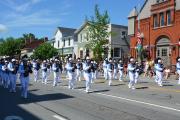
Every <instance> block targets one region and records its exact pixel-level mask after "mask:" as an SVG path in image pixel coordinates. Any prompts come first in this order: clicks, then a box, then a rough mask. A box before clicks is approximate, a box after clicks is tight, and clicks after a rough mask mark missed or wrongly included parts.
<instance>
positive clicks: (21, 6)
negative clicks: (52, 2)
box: [1, 0, 42, 12]
mask: <svg viewBox="0 0 180 120" xmlns="http://www.w3.org/2000/svg"><path fill="white" fill-rule="evenodd" d="M41 1H42V0H24V1H23V2H20V1H18V0H3V1H1V3H2V4H4V5H6V6H7V7H9V8H10V9H12V10H15V11H16V12H25V11H26V10H28V9H30V8H31V7H32V6H33V5H35V4H37V3H39V2H41Z"/></svg>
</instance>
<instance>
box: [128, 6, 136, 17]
mask: <svg viewBox="0 0 180 120" xmlns="http://www.w3.org/2000/svg"><path fill="white" fill-rule="evenodd" d="M137 15H138V11H137V8H136V7H134V8H133V9H132V11H131V12H130V14H129V16H128V18H132V17H136V16H137Z"/></svg>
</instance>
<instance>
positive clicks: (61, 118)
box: [53, 115, 67, 120]
mask: <svg viewBox="0 0 180 120" xmlns="http://www.w3.org/2000/svg"><path fill="white" fill-rule="evenodd" d="M53 117H54V118H56V119H58V120H67V119H66V118H64V117H61V116H59V115H53Z"/></svg>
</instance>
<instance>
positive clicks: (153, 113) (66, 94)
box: [0, 76, 180, 120]
mask: <svg viewBox="0 0 180 120" xmlns="http://www.w3.org/2000/svg"><path fill="white" fill-rule="evenodd" d="M50 78H51V79H52V76H51V77H50ZM63 79H65V78H63ZM48 82H49V83H48V84H47V85H44V84H42V83H41V82H40V81H39V82H38V83H35V82H33V80H31V83H30V87H29V98H28V99H27V100H25V99H22V98H21V97H20V85H19V84H18V86H17V92H16V93H9V92H8V90H7V89H4V88H2V87H0V120H180V86H178V85H177V84H176V83H177V81H174V80H168V81H164V87H162V88H161V87H158V86H157V85H156V84H155V83H154V81H153V79H149V78H141V79H140V81H139V83H138V84H137V85H136V90H131V89H128V87H127V84H128V81H127V80H126V81H125V82H119V81H115V80H114V81H113V85H112V86H108V82H106V81H105V80H103V79H98V80H97V81H96V83H94V84H92V92H91V93H89V94H87V93H85V91H84V89H85V88H84V87H85V84H84V83H85V81H81V82H77V84H76V88H75V89H74V90H69V89H68V88H67V81H66V80H63V82H62V83H60V84H59V85H58V86H57V87H53V86H52V83H51V82H52V81H51V80H49V81H48Z"/></svg>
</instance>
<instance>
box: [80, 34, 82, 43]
mask: <svg viewBox="0 0 180 120" xmlns="http://www.w3.org/2000/svg"><path fill="white" fill-rule="evenodd" d="M80 37H81V38H80V40H81V42H82V39H83V37H82V34H80Z"/></svg>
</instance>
